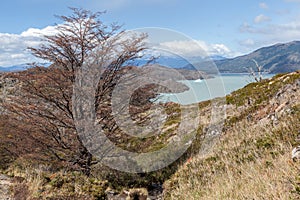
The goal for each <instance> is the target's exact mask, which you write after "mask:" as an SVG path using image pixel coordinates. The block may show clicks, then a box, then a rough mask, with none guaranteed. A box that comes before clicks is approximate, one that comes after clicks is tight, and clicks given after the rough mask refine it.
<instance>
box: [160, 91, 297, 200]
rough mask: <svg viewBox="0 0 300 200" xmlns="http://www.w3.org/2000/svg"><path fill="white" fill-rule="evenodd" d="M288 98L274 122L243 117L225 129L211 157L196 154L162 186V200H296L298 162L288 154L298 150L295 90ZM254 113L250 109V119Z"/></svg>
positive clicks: (255, 113) (231, 111)
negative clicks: (294, 149)
mask: <svg viewBox="0 0 300 200" xmlns="http://www.w3.org/2000/svg"><path fill="white" fill-rule="evenodd" d="M287 95H288V94H287ZM291 96H292V97H288V98H289V105H287V106H285V108H284V109H282V110H281V111H280V112H279V113H277V119H276V121H274V119H271V118H270V117H269V116H268V115H265V116H262V117H261V118H260V119H258V120H249V119H247V116H246V115H245V116H243V117H239V118H236V119H237V120H236V121H234V122H230V123H229V125H228V124H227V127H226V129H225V131H224V132H223V133H222V134H223V135H222V137H221V139H220V140H219V141H218V142H217V145H216V146H215V148H214V149H213V151H212V152H211V153H210V154H209V155H203V154H201V153H199V154H198V155H196V156H195V157H193V158H192V159H191V160H189V163H187V164H184V165H182V166H181V167H180V168H179V170H178V171H177V172H176V173H175V174H174V175H173V176H172V177H171V179H170V180H168V181H166V182H165V184H164V186H165V188H166V190H165V199H174V200H177V199H188V200H201V199H204V200H210V199H211V200H215V199H228V200H229V199H230V200H231V199H241V200H244V199H251V200H252V199H255V200H256V199H257V200H259V199H275V200H276V199H278V200H279V199H280V200H282V199H283V200H285V199H300V161H298V162H293V161H292V159H291V150H292V149H293V147H294V146H295V145H299V144H297V142H296V141H295V139H296V138H297V135H298V133H299V131H300V105H299V97H300V95H299V90H298V91H297V92H295V93H294V94H292V95H291ZM270 101H271V99H270ZM268 102H269V100H267V101H265V102H262V103H263V104H261V105H267V104H268ZM261 107H262V108H261V109H263V108H264V106H261ZM230 109H240V108H239V107H237V108H234V107H231V108H230ZM229 112H230V113H233V114H232V115H234V113H235V112H234V111H233V110H229ZM236 113H238V112H236ZM257 113H259V110H258V109H253V112H252V113H248V114H251V115H252V116H256V115H257Z"/></svg>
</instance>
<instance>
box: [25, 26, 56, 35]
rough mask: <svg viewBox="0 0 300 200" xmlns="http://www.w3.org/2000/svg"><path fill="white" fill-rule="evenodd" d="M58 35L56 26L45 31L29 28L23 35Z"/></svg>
mask: <svg viewBox="0 0 300 200" xmlns="http://www.w3.org/2000/svg"><path fill="white" fill-rule="evenodd" d="M55 33H57V30H56V28H55V26H47V27H46V28H43V29H38V28H29V29H27V30H26V31H24V32H22V33H21V36H23V37H42V36H44V35H53V34H55Z"/></svg>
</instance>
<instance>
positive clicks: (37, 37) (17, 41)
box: [0, 26, 55, 67]
mask: <svg viewBox="0 0 300 200" xmlns="http://www.w3.org/2000/svg"><path fill="white" fill-rule="evenodd" d="M54 33H55V27H53V26H48V27H46V28H43V29H36V28H29V29H28V30H26V31H24V32H22V33H21V34H9V33H0V66H3V67H6V66H12V65H19V64H24V63H31V62H41V60H39V59H37V58H35V57H34V56H32V55H31V53H30V51H29V50H27V48H28V47H38V46H39V45H40V44H42V42H43V41H42V36H43V35H51V34H54Z"/></svg>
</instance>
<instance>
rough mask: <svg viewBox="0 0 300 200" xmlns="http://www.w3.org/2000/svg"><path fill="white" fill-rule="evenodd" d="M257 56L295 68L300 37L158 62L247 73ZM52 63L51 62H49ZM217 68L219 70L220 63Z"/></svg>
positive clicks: (273, 69)
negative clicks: (233, 52) (226, 53)
mask: <svg viewBox="0 0 300 200" xmlns="http://www.w3.org/2000/svg"><path fill="white" fill-rule="evenodd" d="M254 60H255V61H256V62H257V63H258V64H259V65H261V66H263V71H265V72H268V73H281V72H292V71H295V70H299V69H300V41H293V42H289V43H283V44H275V45H272V46H268V47H263V48H260V49H257V50H256V51H254V52H252V53H250V54H247V55H243V56H238V57H235V58H224V57H222V56H218V55H215V56H211V57H207V58H202V57H200V56H199V57H191V58H188V60H187V59H185V58H182V57H168V56H161V57H159V58H158V59H156V60H155V61H154V63H157V64H160V65H163V66H168V67H171V68H178V69H190V70H192V69H197V70H200V71H204V72H207V73H217V72H221V73H247V72H249V70H250V68H253V69H255V62H254ZM145 63H147V60H146V59H140V60H137V61H136V63H134V64H136V65H143V64H145ZM48 65H49V64H48ZM215 66H217V69H218V70H216V67H215ZM26 68H28V65H25V64H24V65H16V66H11V67H0V71H2V72H8V71H20V70H24V69H26Z"/></svg>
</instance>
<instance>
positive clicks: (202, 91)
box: [157, 74, 274, 105]
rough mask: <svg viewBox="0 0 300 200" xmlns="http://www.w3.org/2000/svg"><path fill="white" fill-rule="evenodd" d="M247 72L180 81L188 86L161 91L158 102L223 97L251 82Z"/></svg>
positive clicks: (197, 100)
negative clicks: (186, 87)
mask: <svg viewBox="0 0 300 200" xmlns="http://www.w3.org/2000/svg"><path fill="white" fill-rule="evenodd" d="M272 76H274V74H266V75H264V76H263V78H271V77H272ZM253 81H254V79H253V78H251V77H249V74H221V75H219V76H215V77H214V78H211V79H204V80H184V81H181V82H182V83H184V84H185V85H187V86H188V87H189V90H188V91H185V92H182V93H161V94H160V95H159V96H158V100H157V101H158V102H176V103H179V104H182V105H187V104H192V103H197V102H201V101H205V100H210V99H213V98H215V97H225V96H226V95H227V94H230V93H231V92H233V91H235V90H238V89H240V88H243V87H244V86H246V85H247V84H249V83H251V82H253Z"/></svg>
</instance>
